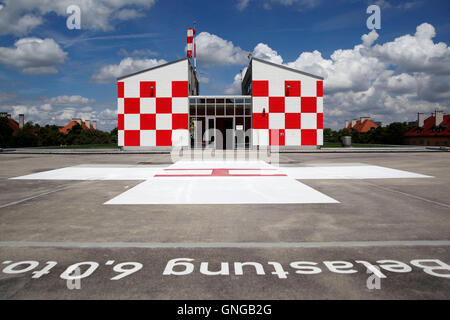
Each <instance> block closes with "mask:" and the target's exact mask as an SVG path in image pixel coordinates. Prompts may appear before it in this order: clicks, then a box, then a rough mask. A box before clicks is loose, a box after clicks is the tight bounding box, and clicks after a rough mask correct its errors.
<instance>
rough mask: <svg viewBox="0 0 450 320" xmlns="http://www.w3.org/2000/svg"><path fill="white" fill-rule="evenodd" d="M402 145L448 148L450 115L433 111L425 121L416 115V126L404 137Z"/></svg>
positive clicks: (419, 114)
mask: <svg viewBox="0 0 450 320" xmlns="http://www.w3.org/2000/svg"><path fill="white" fill-rule="evenodd" d="M403 140H404V143H405V144H409V145H419V146H445V147H449V146H450V115H448V114H447V115H446V114H444V112H443V111H435V112H433V114H432V115H431V117H428V118H427V119H425V115H424V113H421V112H420V113H418V114H417V125H416V126H415V127H413V128H412V129H411V130H409V131H408V132H407V133H405V135H404V139H403Z"/></svg>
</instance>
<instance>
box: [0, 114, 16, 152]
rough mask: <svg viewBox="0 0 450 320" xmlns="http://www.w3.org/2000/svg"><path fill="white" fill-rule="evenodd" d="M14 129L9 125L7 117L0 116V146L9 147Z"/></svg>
mask: <svg viewBox="0 0 450 320" xmlns="http://www.w3.org/2000/svg"><path fill="white" fill-rule="evenodd" d="M13 132H14V130H13V129H12V128H11V127H10V126H9V121H8V118H7V117H0V148H6V147H11V146H12V145H11V143H12V134H13Z"/></svg>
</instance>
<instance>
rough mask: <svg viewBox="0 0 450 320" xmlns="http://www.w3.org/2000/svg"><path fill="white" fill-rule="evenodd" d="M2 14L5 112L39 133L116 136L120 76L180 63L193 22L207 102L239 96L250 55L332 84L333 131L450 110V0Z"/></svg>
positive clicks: (20, 9) (261, 2) (277, 0)
mask: <svg viewBox="0 0 450 320" xmlns="http://www.w3.org/2000/svg"><path fill="white" fill-rule="evenodd" d="M53 2H54V1H53ZM70 4H78V5H79V6H80V7H81V30H69V29H68V28H67V27H66V19H67V16H68V15H67V14H66V13H65V9H66V8H67V6H68V5H70ZM370 4H378V5H379V6H380V8H381V29H380V30H377V31H376V33H372V36H371V37H370V39H372V40H367V42H366V44H365V45H362V43H363V41H362V40H361V37H362V36H363V35H364V34H369V32H370V30H368V29H367V27H366V19H367V18H368V16H369V15H368V14H366V8H367V7H368V5H370ZM1 6H3V8H2V9H1V10H0V110H1V111H7V112H10V113H13V116H17V114H19V113H25V114H26V119H27V120H31V121H34V122H38V123H40V124H45V123H56V124H59V125H61V124H65V123H66V122H67V121H68V120H70V118H71V117H73V116H81V117H83V118H86V119H89V118H92V119H97V120H98V121H99V127H100V128H101V129H105V130H110V129H112V128H113V127H114V125H115V121H114V119H115V108H116V84H115V81H114V78H115V76H119V75H121V74H123V73H129V72H130V71H137V70H138V69H139V68H142V69H143V68H145V67H149V66H153V65H157V64H159V63H164V62H166V61H172V60H175V59H180V58H183V57H184V56H185V51H184V50H185V45H186V29H187V28H188V27H190V26H192V22H193V21H194V20H195V21H197V34H198V36H199V38H198V48H199V72H200V77H201V78H202V83H201V89H200V92H201V94H223V93H237V92H236V88H237V87H238V85H237V83H236V81H235V77H236V75H237V74H238V73H239V72H240V70H243V69H244V68H245V67H246V65H247V63H248V59H247V58H246V56H247V55H248V53H249V52H252V53H253V54H254V56H258V57H261V58H265V59H268V60H271V61H273V62H276V63H283V64H286V65H288V66H291V67H294V68H298V69H301V70H304V71H309V72H312V73H316V74H319V75H322V76H324V77H325V95H326V98H325V99H326V100H325V126H328V127H332V128H334V129H337V128H339V127H341V126H342V123H343V121H344V120H345V119H348V120H351V119H352V118H359V117H360V116H365V115H370V116H372V117H373V118H374V119H375V120H378V121H383V122H384V123H389V122H392V121H404V120H409V121H412V120H415V117H416V113H417V112H419V111H423V112H426V113H430V112H432V111H433V110H434V109H436V108H439V109H443V110H444V111H446V112H448V108H449V104H450V94H449V92H450V88H449V85H448V83H450V81H448V80H449V78H450V71H449V68H447V67H445V65H446V64H450V53H449V50H450V49H449V48H448V46H447V44H448V43H449V37H450V22H449V19H448V18H449V14H448V13H449V12H450V2H449V1H447V0H444V1H437V0H434V1H415V0H408V1H395V0H383V1H356V0H337V1H325V0H249V1H245V0H230V1H206V0H199V1H170V0H166V1H162V0H159V1H158V0H156V1H153V0H129V1H125V0H115V1H107V0H98V1H94V4H92V3H91V4H89V2H86V1H83V0H72V1H69V0H67V1H66V0H62V1H58V2H57V4H53V3H52V1H50V2H49V1H46V0H0V7H1ZM420 26H421V27H420ZM418 27H420V28H419V29H418ZM418 30H419V31H418ZM408 35H409V36H408ZM373 39H374V40H373ZM355 46H359V47H355ZM341 50H345V51H341ZM302 54H303V55H302ZM301 55H302V56H301ZM332 55H333V56H332ZM300 56H301V58H300ZM442 66H444V67H442ZM327 110H328V111H329V112H328V114H327Z"/></svg>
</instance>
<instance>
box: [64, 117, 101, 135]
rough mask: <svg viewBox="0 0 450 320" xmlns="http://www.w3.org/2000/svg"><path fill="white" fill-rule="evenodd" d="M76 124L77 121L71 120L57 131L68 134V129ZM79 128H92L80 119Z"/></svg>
mask: <svg viewBox="0 0 450 320" xmlns="http://www.w3.org/2000/svg"><path fill="white" fill-rule="evenodd" d="M77 124H78V122H77V121H75V120H72V121H70V122H69V123H68V124H66V125H65V126H64V127H62V128H60V129H59V131H60V132H62V133H64V134H68V133H69V131H70V130H71V129H72V127H73V126H75V125H77ZM81 128H82V129H83V130H92V129H93V128H92V126H91V127H88V126H87V125H86V123H85V122H84V121H81Z"/></svg>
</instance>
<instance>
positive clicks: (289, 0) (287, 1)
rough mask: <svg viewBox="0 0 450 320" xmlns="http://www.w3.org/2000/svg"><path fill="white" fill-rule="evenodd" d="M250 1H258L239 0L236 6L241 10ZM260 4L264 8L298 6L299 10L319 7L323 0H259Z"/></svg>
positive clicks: (253, 0)
mask: <svg viewBox="0 0 450 320" xmlns="http://www.w3.org/2000/svg"><path fill="white" fill-rule="evenodd" d="M250 1H252V2H253V3H256V2H257V1H255V0H238V1H237V3H236V8H237V9H238V10H240V11H242V10H245V9H246V8H247V7H248V6H249V4H250ZM258 3H259V4H262V6H263V8H264V9H266V10H270V9H272V6H273V5H282V6H285V7H290V6H294V5H295V6H296V9H297V10H300V11H302V10H305V9H311V8H315V7H317V6H318V5H319V4H321V3H322V0H262V1H258Z"/></svg>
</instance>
